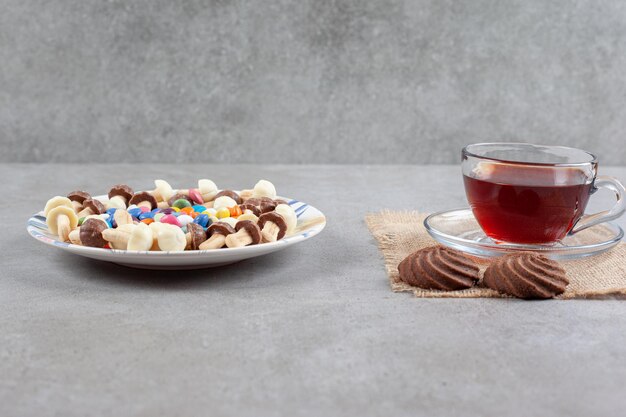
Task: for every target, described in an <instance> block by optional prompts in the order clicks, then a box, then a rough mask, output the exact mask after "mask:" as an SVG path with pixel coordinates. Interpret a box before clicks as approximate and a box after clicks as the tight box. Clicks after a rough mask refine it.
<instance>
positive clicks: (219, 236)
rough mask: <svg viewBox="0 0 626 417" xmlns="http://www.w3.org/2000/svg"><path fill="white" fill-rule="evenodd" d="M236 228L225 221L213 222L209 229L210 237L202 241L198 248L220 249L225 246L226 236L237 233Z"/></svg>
mask: <svg viewBox="0 0 626 417" xmlns="http://www.w3.org/2000/svg"><path fill="white" fill-rule="evenodd" d="M235 232H236V230H235V228H234V227H232V226H231V225H229V224H227V223H224V222H221V221H220V222H216V223H213V224H212V225H211V226H209V228H208V229H207V235H208V236H209V238H208V239H207V240H205V241H204V242H202V243H201V244H200V246H199V247H198V249H200V250H206V249H219V248H221V247H222V246H224V242H225V241H226V237H227V236H229V235H231V234H232V233H235Z"/></svg>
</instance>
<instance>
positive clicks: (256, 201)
mask: <svg viewBox="0 0 626 417" xmlns="http://www.w3.org/2000/svg"><path fill="white" fill-rule="evenodd" d="M245 203H246V204H252V205H253V206H256V207H259V206H260V205H261V199H260V198H256V197H252V198H249V199H247V200H246V201H245Z"/></svg>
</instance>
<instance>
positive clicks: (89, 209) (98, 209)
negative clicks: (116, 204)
mask: <svg viewBox="0 0 626 417" xmlns="http://www.w3.org/2000/svg"><path fill="white" fill-rule="evenodd" d="M105 211H106V208H105V207H104V204H102V203H101V202H100V201H98V200H94V199H93V198H88V199H87V200H85V201H83V209H82V210H81V211H80V213H78V218H81V217H87V216H89V215H91V214H101V213H104V212H105Z"/></svg>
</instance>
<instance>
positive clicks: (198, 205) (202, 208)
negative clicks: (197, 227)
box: [191, 204, 206, 213]
mask: <svg viewBox="0 0 626 417" xmlns="http://www.w3.org/2000/svg"><path fill="white" fill-rule="evenodd" d="M191 208H192V209H193V211H195V212H196V213H202V212H203V211H206V207H204V206H201V205H200V204H196V205H195V206H192V207H191Z"/></svg>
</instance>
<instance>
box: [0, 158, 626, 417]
mask: <svg viewBox="0 0 626 417" xmlns="http://www.w3.org/2000/svg"><path fill="white" fill-rule="evenodd" d="M602 173H604V174H611V175H616V176H619V177H621V178H622V179H624V178H626V168H605V169H603V170H602ZM0 176H1V177H2V178H4V181H5V186H6V187H7V188H6V189H5V196H7V197H6V198H5V199H3V200H2V201H0V230H2V232H3V234H2V239H1V240H0V242H1V244H2V246H1V249H2V250H1V251H0V265H1V268H0V329H1V330H0V415H2V416H3V417H9V416H26V415H28V416H30V415H36V416H85V415H94V416H95V415H119V416H123V415H137V416H155V415H167V416H198V415H212V416H238V417H240V416H284V415H289V416H335V415H337V416H352V415H358V416H370V415H371V416H415V415H424V416H448V415H450V416H452V415H463V416H483V415H499V416H530V415H541V416H556V415H567V416H590V415H593V416H622V415H623V410H624V408H625V407H626V396H624V386H625V385H626V364H625V362H624V358H625V357H626V331H625V329H626V302H624V301H622V300H575V301H543V302H525V301H518V300H509V299H506V300H503V299H455V300H437V299H415V298H412V297H411V296H410V295H408V294H394V293H392V292H391V291H390V289H389V284H388V281H387V276H386V274H385V271H384V267H383V262H382V259H381V255H380V253H379V251H378V249H377V247H376V243H375V241H374V239H373V238H372V237H371V235H370V234H369V232H368V231H367V229H366V227H365V224H364V221H363V218H364V216H365V214H366V213H368V212H372V211H377V210H380V209H382V208H394V209H419V210H423V211H433V210H440V209H445V208H451V207H456V206H460V205H463V204H464V203H465V202H464V196H463V189H462V183H461V178H460V173H459V168H458V167H455V166H431V167H424V166H397V165H394V166H291V167H289V166H253V165H249V166H246V165H240V166H236V165H235V166H232V165H231V166H218V165H207V164H205V165H188V166H184V167H182V166H181V165H179V164H177V165H162V164H154V165H131V164H128V165H33V164H24V165H20V164H15V165H13V164H0ZM157 177H164V178H166V179H168V180H169V181H170V182H171V183H172V184H173V185H174V186H179V187H183V186H185V185H187V186H189V185H190V184H193V183H194V182H195V181H196V179H197V178H199V177H210V178H213V179H214V180H215V181H216V182H217V183H218V185H223V186H230V187H233V188H239V187H247V186H249V185H250V184H253V183H254V182H255V181H256V180H257V179H258V178H260V177H264V178H267V179H270V180H273V181H274V182H275V183H276V185H277V187H278V190H279V192H280V193H282V194H285V195H287V196H296V197H298V198H300V199H301V200H303V201H307V202H310V203H312V204H314V205H315V206H316V207H318V208H319V209H321V210H322V211H323V212H324V213H326V215H327V217H328V226H327V228H326V230H324V232H323V233H322V234H320V235H319V236H317V237H315V238H314V239H311V240H310V241H307V242H305V243H303V244H300V245H296V246H294V247H292V248H289V249H287V250H285V251H282V252H279V253H276V254H272V255H268V256H265V257H261V258H256V259H252V260H249V261H245V262H242V263H240V264H236V265H233V266H228V267H224V268H220V269H213V270H201V271H181V272H147V271H142V270H134V269H128V268H124V267H120V266H117V265H113V264H109V263H104V262H98V261H92V260H88V259H84V258H81V257H78V256H74V255H70V254H65V253H64V252H61V251H58V250H55V249H54V248H51V247H48V246H46V245H43V244H41V243H38V242H36V241H35V240H33V239H32V238H31V237H30V236H28V234H27V233H26V230H25V226H26V224H25V223H26V219H27V218H28V216H29V214H31V213H33V212H36V211H38V210H40V209H41V208H42V207H43V205H44V203H45V202H46V200H47V199H48V197H50V196H52V195H55V194H64V193H66V192H68V191H69V190H72V189H75V188H84V189H86V190H88V191H91V192H93V193H103V192H105V191H106V190H107V189H108V187H109V186H110V185H112V184H114V183H118V182H123V181H128V180H129V179H132V181H129V182H130V185H132V186H134V187H136V188H148V187H150V185H151V183H152V180H153V179H154V178H157ZM604 197H607V196H604ZM597 199H598V201H596V202H595V203H594V204H595V205H596V206H600V205H602V204H605V203H607V202H608V200H606V201H603V197H602V196H599V197H598V198H597ZM596 208H597V207H596ZM620 223H621V225H622V226H626V224H625V221H624V219H622V220H621V222H620Z"/></svg>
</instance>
